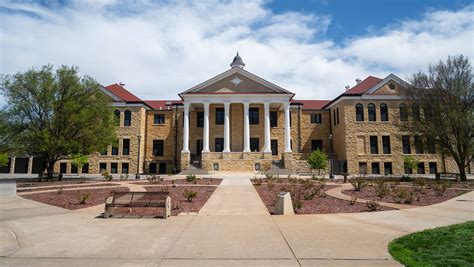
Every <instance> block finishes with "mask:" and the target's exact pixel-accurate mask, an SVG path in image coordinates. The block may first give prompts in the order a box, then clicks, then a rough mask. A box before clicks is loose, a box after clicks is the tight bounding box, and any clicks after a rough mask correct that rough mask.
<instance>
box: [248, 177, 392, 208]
mask: <svg viewBox="0 0 474 267" xmlns="http://www.w3.org/2000/svg"><path fill="white" fill-rule="evenodd" d="M256 180H258V179H256ZM256 180H255V179H254V180H253V184H254V187H255V189H256V190H257V192H258V194H259V195H260V198H261V199H262V201H263V203H264V204H265V206H266V207H267V209H268V211H269V212H270V214H274V209H275V203H276V200H277V195H278V194H279V193H280V192H290V193H291V197H292V202H293V206H294V211H295V214H329V213H356V212H368V211H375V210H377V211H382V210H392V208H388V207H382V206H379V205H376V207H375V210H373V209H372V210H371V209H370V208H369V207H368V206H367V204H365V203H351V202H350V201H345V200H342V199H337V198H333V197H330V196H327V195H326V194H325V191H327V190H330V189H333V188H336V187H338V185H322V183H321V182H319V181H314V180H309V179H307V180H306V182H304V180H302V179H298V181H295V180H292V182H291V183H283V182H282V183H279V182H278V181H274V180H276V179H273V180H268V179H262V180H263V181H258V182H256ZM260 182H261V184H260ZM269 183H270V186H269ZM323 184H324V182H323ZM318 188H319V189H318Z"/></svg>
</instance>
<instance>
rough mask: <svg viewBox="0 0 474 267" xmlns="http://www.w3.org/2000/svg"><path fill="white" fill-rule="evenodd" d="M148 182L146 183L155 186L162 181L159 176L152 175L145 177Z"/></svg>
mask: <svg viewBox="0 0 474 267" xmlns="http://www.w3.org/2000/svg"><path fill="white" fill-rule="evenodd" d="M146 179H147V180H148V182H150V183H151V184H157V183H159V182H161V181H163V178H161V177H160V176H157V175H155V174H152V175H150V176H147V178H146Z"/></svg>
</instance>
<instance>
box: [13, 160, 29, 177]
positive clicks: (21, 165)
mask: <svg viewBox="0 0 474 267" xmlns="http://www.w3.org/2000/svg"><path fill="white" fill-rule="evenodd" d="M15 173H28V158H16V159H15Z"/></svg>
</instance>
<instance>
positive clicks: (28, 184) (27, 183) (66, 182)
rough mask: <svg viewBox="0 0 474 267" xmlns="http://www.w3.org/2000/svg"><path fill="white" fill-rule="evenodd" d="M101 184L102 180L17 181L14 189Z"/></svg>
mask: <svg viewBox="0 0 474 267" xmlns="http://www.w3.org/2000/svg"><path fill="white" fill-rule="evenodd" d="M97 182H103V180H97V179H85V178H84V179H81V178H63V180H62V181H43V182H38V179H36V178H34V179H17V180H16V187H18V188H21V187H36V186H51V185H70V184H82V185H83V184H86V183H97Z"/></svg>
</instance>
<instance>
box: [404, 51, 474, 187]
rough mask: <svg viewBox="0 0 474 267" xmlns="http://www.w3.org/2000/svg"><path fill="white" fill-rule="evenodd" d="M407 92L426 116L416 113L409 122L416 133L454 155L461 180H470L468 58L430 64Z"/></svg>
mask: <svg viewBox="0 0 474 267" xmlns="http://www.w3.org/2000/svg"><path fill="white" fill-rule="evenodd" d="M410 82H411V85H412V86H411V87H410V88H408V90H407V93H408V96H409V98H410V99H411V100H412V101H413V105H414V106H415V110H418V109H417V108H416V107H419V108H420V109H421V110H423V111H424V112H423V113H424V116H423V117H422V118H421V119H418V118H417V117H418V116H414V118H412V120H410V122H409V123H407V124H405V126H406V127H407V128H409V130H410V131H412V132H414V133H415V134H420V135H423V136H426V137H427V139H428V142H426V143H427V145H428V146H430V145H432V144H435V145H436V147H438V149H439V151H440V152H441V153H443V154H447V155H450V156H452V157H453V159H454V161H455V162H456V164H457V166H458V168H459V173H460V176H461V180H463V181H465V180H466V167H467V166H468V165H469V164H470V162H471V161H472V157H473V132H474V131H473V130H474V105H473V103H474V102H473V91H474V87H473V83H472V68H471V64H470V61H469V59H468V58H466V57H464V56H462V55H460V56H455V57H448V60H447V61H446V62H443V61H440V62H439V63H438V64H436V65H430V66H429V68H428V72H427V73H424V72H421V71H420V72H418V73H416V74H414V75H413V77H412V79H411V81H410Z"/></svg>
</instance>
